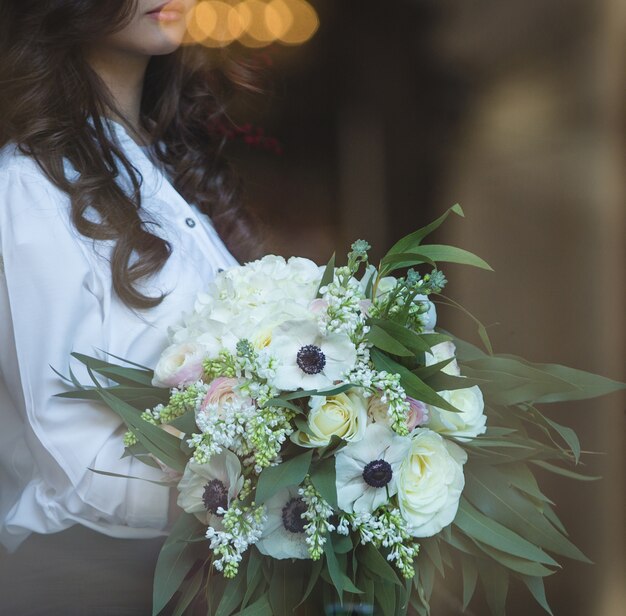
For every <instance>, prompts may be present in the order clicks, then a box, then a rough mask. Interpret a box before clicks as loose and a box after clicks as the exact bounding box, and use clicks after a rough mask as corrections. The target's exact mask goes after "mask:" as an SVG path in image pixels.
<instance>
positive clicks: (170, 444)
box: [99, 390, 187, 473]
mask: <svg viewBox="0 0 626 616" xmlns="http://www.w3.org/2000/svg"><path fill="white" fill-rule="evenodd" d="M99 393H100V397H101V398H102V400H104V402H106V403H107V405H108V406H109V407H110V408H111V409H112V410H113V411H115V412H116V413H117V414H118V415H119V416H120V417H121V418H122V419H123V420H124V421H125V422H126V424H127V425H128V427H129V428H130V429H131V430H132V431H133V433H134V434H135V435H136V436H137V439H138V440H139V442H140V443H141V444H142V445H143V446H144V447H145V448H146V449H147V450H148V451H149V452H150V453H151V454H153V455H154V456H156V457H157V458H158V459H159V460H161V462H163V463H164V464H166V465H167V466H169V467H170V468H172V469H174V470H176V471H179V472H181V473H182V472H183V471H184V470H185V466H186V465H187V457H186V456H185V454H183V452H182V451H181V450H180V440H179V439H177V438H176V437H175V436H173V435H171V434H168V433H167V432H165V430H163V429H161V428H159V427H158V426H154V425H152V424H151V423H148V422H147V421H144V420H143V419H141V417H140V416H139V414H138V412H137V409H134V408H133V407H132V406H130V405H128V404H126V402H123V401H122V400H119V399H118V398H116V397H115V396H113V395H111V394H110V393H109V392H107V391H104V390H100V392H99Z"/></svg>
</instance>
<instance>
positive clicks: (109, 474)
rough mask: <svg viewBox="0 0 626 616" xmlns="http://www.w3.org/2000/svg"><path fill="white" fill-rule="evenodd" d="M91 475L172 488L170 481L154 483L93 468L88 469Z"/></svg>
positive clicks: (152, 480) (150, 480)
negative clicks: (145, 482)
mask: <svg viewBox="0 0 626 616" xmlns="http://www.w3.org/2000/svg"><path fill="white" fill-rule="evenodd" d="M89 470H90V471H91V472H92V473H96V475H104V476H105V477H117V478H121V479H136V480H137V481H147V482H148V483H153V484H155V485H157V486H167V487H170V486H172V485H173V484H172V482H171V481H156V480H155V479H146V478H145V477H133V476H132V475H120V474H119V473H110V472H108V471H99V470H96V469H95V468H89Z"/></svg>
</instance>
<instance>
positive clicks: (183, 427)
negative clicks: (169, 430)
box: [169, 411, 198, 435]
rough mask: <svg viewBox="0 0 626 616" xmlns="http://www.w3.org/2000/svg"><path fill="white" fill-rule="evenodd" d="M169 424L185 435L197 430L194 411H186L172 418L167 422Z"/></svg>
mask: <svg viewBox="0 0 626 616" xmlns="http://www.w3.org/2000/svg"><path fill="white" fill-rule="evenodd" d="M169 425H170V426H172V427H174V428H176V429H177V430H180V431H181V432H184V433H185V434H187V435H190V434H194V433H195V432H198V426H197V425H196V414H195V412H194V411H187V412H186V413H184V414H183V415H181V416H180V417H177V418H176V419H173V420H172V421H170V422H169Z"/></svg>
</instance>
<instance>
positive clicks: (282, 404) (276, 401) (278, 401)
mask: <svg viewBox="0 0 626 616" xmlns="http://www.w3.org/2000/svg"><path fill="white" fill-rule="evenodd" d="M268 406H275V407H277V408H280V409H289V410H291V411H293V412H294V413H298V414H302V412H303V411H302V409H301V408H300V407H299V406H296V405H295V404H294V403H293V402H289V400H286V399H285V398H284V397H282V396H277V397H276V398H270V399H269V400H268V401H267V402H266V403H265V404H264V405H263V408H265V407H268Z"/></svg>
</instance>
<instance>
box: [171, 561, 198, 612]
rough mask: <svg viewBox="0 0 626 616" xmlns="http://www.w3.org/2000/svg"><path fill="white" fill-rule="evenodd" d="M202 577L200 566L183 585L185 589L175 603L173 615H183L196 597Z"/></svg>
mask: <svg viewBox="0 0 626 616" xmlns="http://www.w3.org/2000/svg"><path fill="white" fill-rule="evenodd" d="M203 579H204V569H203V567H200V568H199V569H198V570H197V571H196V572H195V574H194V575H193V577H192V578H191V580H189V582H187V584H186V586H185V590H184V591H183V593H182V594H181V597H180V599H179V600H178V603H177V604H176V609H175V610H174V614H173V616H185V612H186V610H187V608H188V607H189V606H190V605H191V603H192V602H193V600H194V599H195V598H196V596H197V594H198V591H199V590H200V586H202V580H203Z"/></svg>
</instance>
